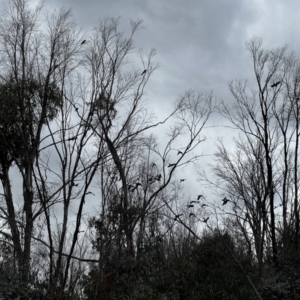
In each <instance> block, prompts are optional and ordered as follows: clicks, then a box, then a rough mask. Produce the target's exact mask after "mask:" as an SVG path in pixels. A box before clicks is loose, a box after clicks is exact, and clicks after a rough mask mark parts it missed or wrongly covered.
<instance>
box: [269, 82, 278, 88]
mask: <svg viewBox="0 0 300 300" xmlns="http://www.w3.org/2000/svg"><path fill="white" fill-rule="evenodd" d="M279 83H280V81H277V82H275V83H273V84H272V85H271V88H274V87H276V86H277V85H278V84H279Z"/></svg>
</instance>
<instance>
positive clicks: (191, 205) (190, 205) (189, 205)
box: [186, 204, 194, 208]
mask: <svg viewBox="0 0 300 300" xmlns="http://www.w3.org/2000/svg"><path fill="white" fill-rule="evenodd" d="M186 206H187V207H188V208H191V207H194V205H193V204H187V205H186Z"/></svg>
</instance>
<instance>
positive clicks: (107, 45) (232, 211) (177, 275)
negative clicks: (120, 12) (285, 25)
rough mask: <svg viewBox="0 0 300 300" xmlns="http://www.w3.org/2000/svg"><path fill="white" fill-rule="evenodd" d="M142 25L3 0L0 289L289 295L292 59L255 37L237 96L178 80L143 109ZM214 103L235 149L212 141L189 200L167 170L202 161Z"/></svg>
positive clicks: (293, 188)
mask: <svg viewBox="0 0 300 300" xmlns="http://www.w3.org/2000/svg"><path fill="white" fill-rule="evenodd" d="M141 25H142V23H141V22H140V21H138V22H134V21H132V22H131V32H129V33H128V35H127V37H126V35H125V33H122V32H121V31H120V30H119V29H118V20H115V19H110V18H107V19H104V20H100V21H99V23H98V25H97V26H96V27H95V28H94V30H93V31H91V32H90V33H89V34H85V35H83V34H82V33H81V31H80V30H79V29H78V27H77V25H76V22H75V21H74V19H73V17H72V14H71V11H70V10H67V9H65V8H62V9H60V10H57V11H47V12H45V10H44V8H43V6H42V5H37V6H35V7H33V6H31V5H29V3H28V2H27V1H25V0H10V1H9V2H7V4H6V8H5V10H4V12H3V14H2V18H1V21H0V45H1V56H0V59H1V64H0V108H1V109H0V180H1V184H2V190H1V198H0V226H1V228H0V257H1V258H0V297H2V298H3V299H73V300H75V299H298V298H299V295H300V285H299V283H300V282H299V275H300V274H299V270H298V269H299V203H298V183H299V176H298V174H299V173H298V172H299V167H298V164H299V162H298V151H299V150H298V148H299V112H300V109H299V105H300V102H299V99H300V88H299V87H300V85H299V82H300V65H299V61H298V59H297V58H296V57H295V55H294V54H289V53H288V52H287V49H286V47H282V48H277V49H272V50H265V49H264V48H263V47H262V42H261V40H259V39H252V40H251V41H250V42H249V43H247V49H248V51H249V53H250V54H251V57H252V60H253V64H254V75H255V76H254V81H253V82H254V83H253V84H252V85H250V84H249V83H247V81H232V82H231V83H230V85H229V88H230V90H231V92H232V95H233V98H234V100H235V101H234V102H232V101H228V99H226V102H225V101H224V102H220V103H217V101H215V99H214V97H213V96H212V95H211V94H208V95H204V94H201V93H198V94H197V93H196V92H194V91H188V92H185V93H184V94H183V96H181V97H179V98H178V100H177V101H176V102H175V105H174V109H173V111H171V112H170V114H169V115H168V116H167V117H166V118H165V119H164V120H159V121H156V119H155V116H154V115H153V114H152V113H151V112H149V110H147V105H145V102H144V97H143V94H144V90H145V89H146V85H147V83H148V81H149V79H150V78H151V76H152V74H153V72H154V71H155V69H156V68H157V64H156V63H155V62H154V57H155V51H154V50H149V51H145V50H143V51H136V50H135V48H134V44H133V38H134V36H135V34H136V33H137V31H138V30H140V29H141V27H142V26H141ZM230 103H232V104H230ZM212 114H220V115H222V116H223V117H224V118H226V119H227V120H228V121H229V123H228V124H230V125H227V126H229V127H232V128H235V129H237V131H236V132H239V135H238V137H237V138H236V140H235V141H234V143H235V149H236V150H235V151H229V150H228V148H227V146H226V145H224V144H223V142H222V140H220V141H219V144H218V146H217V150H216V153H215V156H214V160H213V161H212V164H211V169H210V170H211V172H210V173H209V174H205V173H203V172H202V171H199V180H200V182H201V185H202V187H201V189H202V191H204V190H205V193H202V195H194V198H193V199H190V198H189V197H187V196H186V195H185V194H184V189H183V186H184V184H185V180H188V178H182V177H178V176H179V174H180V170H182V169H183V168H184V167H186V166H188V165H190V166H196V167H197V166H198V167H199V170H202V169H203V168H200V167H201V164H202V163H203V161H202V160H201V157H202V151H201V144H202V143H204V142H205V135H204V134H205V127H206V125H207V124H208V122H209V121H210V120H211V116H212ZM167 125H168V126H169V127H168V128H167ZM162 126H163V127H162ZM220 126H221V124H220ZM162 128H164V129H165V130H166V131H165V132H164V133H163V132H162ZM154 129H156V130H160V134H161V135H162V134H164V135H163V139H161V136H159V137H157V136H155V135H154V134H153V130H154ZM157 132H158V131H157ZM200 153H201V154H200ZM212 194H215V197H214V198H215V199H216V200H214V199H212V196H211V195H212ZM222 199H223V201H222Z"/></svg>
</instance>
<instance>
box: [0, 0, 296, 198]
mask: <svg viewBox="0 0 300 300" xmlns="http://www.w3.org/2000/svg"><path fill="white" fill-rule="evenodd" d="M3 2H4V1H3V0H0V4H1V3H3ZM32 2H36V1H32ZM45 4H46V6H49V7H52V8H53V7H58V8H59V7H61V6H65V7H71V8H72V9H73V13H74V17H75V19H76V20H77V22H78V24H79V25H80V26H81V27H82V29H83V31H85V32H89V31H90V30H91V29H92V28H93V27H94V26H95V25H96V24H97V22H98V20H99V19H102V18H105V17H116V18H117V17H120V18H121V19H120V24H121V26H120V28H121V29H123V28H124V31H125V32H126V31H127V30H128V28H129V21H130V19H132V20H137V19H141V20H143V21H144V26H145V29H144V30H142V31H139V32H138V33H137V34H136V36H135V45H136V47H137V48H145V49H150V48H155V49H156V50H157V56H156V60H157V61H158V62H159V63H160V65H161V67H160V68H159V69H158V70H157V71H156V72H155V73H154V74H153V76H152V78H151V80H150V82H149V85H148V89H147V95H146V99H147V100H148V101H149V104H150V105H152V107H153V109H154V111H156V112H158V111H159V110H160V109H161V104H162V103H165V104H166V107H168V105H170V107H171V104H172V103H173V102H174V101H175V100H176V99H177V98H178V96H180V95H181V94H183V93H184V91H186V90H189V89H194V90H195V91H197V92H204V93H207V92H210V91H213V93H214V95H215V96H216V97H217V98H220V99H223V100H225V101H228V102H230V101H232V97H231V95H230V93H229V91H228V82H229V81H230V80H232V79H245V78H247V79H249V80H250V81H251V80H254V77H253V71H252V62H251V59H250V56H249V55H248V53H247V51H246V49H245V42H246V41H249V39H251V38H252V37H254V36H257V37H261V38H262V39H263V41H264V46H265V47H266V48H273V47H278V46H283V45H285V44H288V45H289V47H290V49H291V50H293V51H294V52H295V53H296V55H297V54H298V53H299V56H300V51H299V50H300V42H299V41H300V39H299V36H300V35H299V33H300V26H299V25H298V24H299V20H300V1H297V0H287V1H282V0H218V1H217V0H185V1H183V0H159V1H158V0H151V1H150V0H85V1H84V0H45ZM214 118H215V120H216V121H218V123H219V124H221V123H222V120H221V118H220V116H215V117H214ZM209 133H210V134H211V137H212V138H214V137H216V136H218V135H219V136H220V135H223V136H224V137H225V136H226V137H227V138H228V136H229V135H231V134H233V133H231V132H229V131H228V130H225V129H224V128H222V127H218V128H215V129H214V130H211V131H209ZM212 144H213V143H210V144H207V145H208V146H204V148H203V149H205V151H204V152H207V153H213V152H214V149H213V147H212ZM207 161H208V160H205V162H207ZM186 184H187V186H189V189H190V190H194V191H195V193H196V188H197V183H196V181H194V182H193V183H191V182H190V183H188V182H187V183H186ZM200 192H202V189H201V188H200Z"/></svg>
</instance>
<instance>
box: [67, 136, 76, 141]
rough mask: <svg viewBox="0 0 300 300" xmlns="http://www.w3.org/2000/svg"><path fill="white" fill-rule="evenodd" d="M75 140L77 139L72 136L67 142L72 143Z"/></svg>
mask: <svg viewBox="0 0 300 300" xmlns="http://www.w3.org/2000/svg"><path fill="white" fill-rule="evenodd" d="M76 139H77V137H76V136H72V137H70V138H69V139H68V140H69V141H74V140H76Z"/></svg>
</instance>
